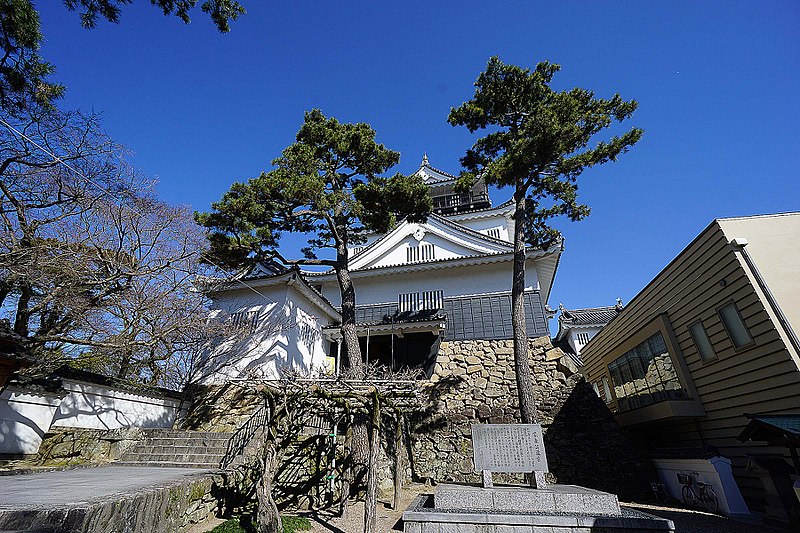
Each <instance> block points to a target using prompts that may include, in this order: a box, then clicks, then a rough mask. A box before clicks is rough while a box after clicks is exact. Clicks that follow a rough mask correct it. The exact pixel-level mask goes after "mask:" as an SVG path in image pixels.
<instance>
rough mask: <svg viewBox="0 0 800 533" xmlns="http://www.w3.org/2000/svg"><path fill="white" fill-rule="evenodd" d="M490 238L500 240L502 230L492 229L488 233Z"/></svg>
mask: <svg viewBox="0 0 800 533" xmlns="http://www.w3.org/2000/svg"><path fill="white" fill-rule="evenodd" d="M486 234H487V235H488V236H489V237H492V238H495V239H499V238H500V228H492V229H490V230H489V231H487V232H486Z"/></svg>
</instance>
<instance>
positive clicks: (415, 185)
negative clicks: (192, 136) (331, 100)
mask: <svg viewBox="0 0 800 533" xmlns="http://www.w3.org/2000/svg"><path fill="white" fill-rule="evenodd" d="M399 157H400V155H399V154H398V153H397V152H395V151H393V150H389V149H388V148H386V147H385V146H384V145H382V144H379V143H376V142H375V130H373V129H372V128H371V127H370V126H369V125H368V124H365V123H358V124H343V123H340V122H339V121H338V120H336V119H335V118H328V117H325V115H323V114H322V112H321V111H320V110H318V109H315V110H313V111H309V112H307V113H306V114H305V121H304V123H303V125H302V126H301V128H300V130H299V132H298V133H297V138H296V142H295V143H293V144H291V145H290V146H288V147H287V148H286V149H284V150H283V152H282V154H281V156H280V157H278V158H277V159H275V160H273V161H272V164H273V165H274V168H273V170H271V171H269V172H265V173H262V174H261V175H260V176H258V177H257V178H254V179H251V180H249V181H248V182H247V183H235V184H234V185H233V186H232V187H231V189H230V190H229V191H228V192H226V193H225V195H224V196H223V197H222V199H221V200H220V201H219V202H215V203H214V204H212V209H213V211H212V212H210V213H196V215H195V218H196V220H197V222H198V223H199V224H201V225H202V226H205V227H206V228H209V229H210V230H211V231H210V233H209V241H210V243H211V259H212V260H213V261H214V262H216V263H219V264H223V265H226V266H229V267H237V266H239V267H241V266H242V265H243V264H245V263H246V262H247V261H265V260H268V259H270V258H272V257H274V256H275V255H276V254H277V245H278V241H279V239H280V236H281V233H283V232H301V233H308V234H310V235H311V238H310V239H309V240H308V247H307V248H305V250H304V253H305V259H303V260H299V261H291V262H295V263H306V264H325V265H329V266H337V267H338V266H343V265H342V264H341V260H342V259H341V257H338V258H337V260H320V259H318V257H317V250H319V249H320V248H334V249H336V250H337V253H338V254H339V255H340V256H341V253H342V251H343V249H344V248H345V247H346V246H347V245H348V244H357V243H359V242H363V240H364V235H365V233H366V232H368V231H377V232H385V231H388V229H390V228H391V227H392V226H393V225H394V224H395V223H396V222H397V220H398V219H400V218H404V217H408V218H410V219H412V220H424V219H425V217H426V216H427V215H428V213H430V211H431V208H432V203H431V199H430V195H429V193H428V188H427V187H426V186H425V184H424V183H422V180H421V179H420V178H419V177H412V176H404V175H402V174H395V175H394V176H392V177H390V178H384V177H380V176H379V175H380V174H382V173H384V172H386V171H387V170H388V169H389V168H391V167H392V166H394V165H395V164H396V163H397V162H398V160H399Z"/></svg>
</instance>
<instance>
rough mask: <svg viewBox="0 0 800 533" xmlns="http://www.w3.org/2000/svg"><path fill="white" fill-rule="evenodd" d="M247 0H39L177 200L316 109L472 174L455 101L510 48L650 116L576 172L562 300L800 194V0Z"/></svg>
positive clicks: (71, 55)
mask: <svg viewBox="0 0 800 533" xmlns="http://www.w3.org/2000/svg"><path fill="white" fill-rule="evenodd" d="M240 1H241V2H242V3H243V4H244V5H245V7H246V8H247V9H248V14H247V15H245V16H243V17H242V18H241V19H240V20H239V21H237V22H235V23H233V29H232V31H231V32H230V33H229V34H226V35H221V34H219V33H217V32H216V30H215V29H214V28H213V26H212V24H211V22H210V21H209V20H208V19H207V17H206V16H205V15H204V14H203V13H201V12H200V11H199V10H197V11H196V13H194V14H193V22H192V24H191V25H188V26H185V25H183V24H182V23H181V22H180V21H179V20H178V19H176V18H174V17H172V18H165V17H163V16H162V15H161V13H160V12H159V11H158V10H157V9H155V8H152V7H151V6H150V5H149V2H146V1H144V0H140V1H139V2H136V3H135V5H133V6H130V7H127V8H125V9H124V12H123V16H122V21H121V24H119V25H113V24H109V23H101V24H99V27H98V28H96V29H94V30H84V29H82V28H81V27H80V24H79V22H78V18H77V15H76V14H75V13H70V12H68V11H67V10H66V9H65V8H64V7H63V5H62V4H63V3H62V2H61V1H60V0H59V1H55V0H50V1H43V0H39V2H37V4H38V7H39V9H40V10H41V14H42V24H43V32H44V34H45V37H46V43H45V46H44V48H43V51H42V52H43V55H44V56H45V57H46V58H47V59H49V60H50V61H51V62H53V63H55V65H56V66H57V68H58V71H57V73H56V76H55V79H56V80H58V81H59V82H61V83H64V84H65V85H66V86H67V88H68V92H67V97H66V98H65V101H64V105H65V106H66V107H78V108H82V109H87V110H88V109H93V110H95V111H100V112H102V113H103V115H104V125H105V128H106V130H107V131H108V133H109V134H110V135H111V136H112V137H113V138H114V139H116V140H117V141H119V142H122V143H124V144H125V145H127V146H128V147H129V148H130V149H131V150H132V151H133V152H134V153H135V155H134V161H135V164H136V165H137V166H138V167H139V168H140V169H141V170H142V171H143V172H145V173H147V174H149V175H151V176H154V177H158V178H159V180H160V186H159V189H160V192H161V194H162V196H163V197H164V198H165V199H167V200H168V201H170V202H172V203H180V204H190V205H191V206H193V207H194V208H195V209H197V210H207V209H208V208H209V207H210V203H211V202H213V201H215V200H217V199H218V198H219V197H220V196H221V195H222V193H223V192H225V191H226V190H227V189H228V188H229V186H230V184H231V183H233V182H234V181H237V180H245V179H247V178H250V177H253V176H255V175H257V174H258V173H259V172H260V171H261V170H264V169H266V168H268V166H269V161H270V160H271V159H272V158H274V157H275V156H276V155H278V154H279V153H280V151H281V149H282V148H284V147H285V146H286V145H288V144H289V143H291V142H292V140H293V138H294V134H295V133H296V131H297V129H298V127H299V125H300V123H301V122H302V116H303V112H304V111H305V110H308V109H311V108H314V107H319V108H321V109H322V110H323V111H324V112H325V113H326V114H328V115H332V116H335V117H337V118H338V119H340V120H342V121H366V122H369V123H370V124H372V125H373V127H374V128H375V129H376V130H377V132H378V139H379V141H381V142H383V143H384V144H386V145H387V146H388V147H390V148H393V149H395V150H398V151H400V152H401V162H400V165H399V166H398V167H397V169H396V170H399V171H402V172H412V171H414V170H416V168H417V166H418V165H419V161H420V159H421V157H422V154H423V152H424V151H427V153H428V156H429V158H430V161H431V164H433V165H434V166H436V167H438V168H441V169H442V170H446V171H449V172H453V173H455V172H458V170H459V163H458V158H459V157H460V156H461V155H463V152H464V150H465V149H466V148H467V147H469V146H470V145H471V142H472V140H473V137H472V136H471V135H470V134H469V133H468V132H467V131H466V130H465V129H463V128H453V127H451V126H449V125H448V124H447V123H446V121H445V119H446V117H447V113H448V111H449V109H450V108H451V107H453V106H455V105H458V104H460V103H461V102H462V101H464V100H466V99H469V97H470V96H471V95H472V92H473V87H472V83H473V82H474V80H475V78H476V76H477V74H478V73H479V72H480V71H481V70H482V69H483V67H484V66H485V64H486V61H487V59H488V58H489V56H491V55H494V54H499V55H500V56H501V58H502V59H503V60H504V61H505V62H507V63H516V64H519V65H524V66H530V67H533V66H534V65H535V64H536V62H538V61H540V60H543V59H548V60H550V61H552V62H555V63H560V64H561V65H562V66H563V68H562V71H561V72H560V73H559V74H557V76H556V78H555V80H554V85H555V86H556V87H557V88H560V89H567V88H571V87H573V86H576V85H579V86H582V87H586V88H589V89H592V90H594V91H595V92H596V93H597V94H598V95H599V96H610V95H612V94H613V93H614V92H619V93H620V94H621V95H622V96H623V97H624V98H635V99H636V100H638V101H639V110H638V111H637V112H636V114H635V115H634V118H633V120H631V121H630V124H631V125H637V126H639V127H641V128H644V130H645V136H644V139H643V140H642V141H641V142H640V143H639V144H638V145H636V146H635V147H634V148H633V149H632V150H631V152H629V153H628V154H625V155H624V156H623V157H622V158H621V159H620V161H619V162H617V163H613V164H608V165H605V166H603V167H600V168H596V169H592V170H589V171H587V172H586V173H585V174H584V175H583V176H582V177H581V178H580V184H581V186H580V198H581V200H582V201H583V202H585V203H588V204H589V205H590V206H592V208H593V211H592V215H591V216H590V217H589V218H588V219H586V220H585V221H583V222H580V223H568V222H562V223H559V224H558V226H559V227H560V228H561V229H562V231H563V233H564V235H565V238H566V251H565V252H564V255H563V257H562V261H561V266H560V269H559V272H558V274H557V277H556V283H555V286H554V288H553V293H552V295H551V299H550V302H549V303H550V305H551V306H553V307H556V306H557V305H558V303H559V302H563V303H564V304H565V305H566V306H567V307H586V306H596V305H608V304H612V303H613V302H614V300H615V298H617V297H621V298H622V299H623V300H625V301H628V300H630V298H631V297H632V296H634V295H635V294H636V293H637V292H638V291H639V290H640V289H641V288H642V287H643V286H644V285H645V284H646V283H647V282H648V281H649V280H650V279H652V277H653V276H655V274H656V273H657V272H658V271H659V270H661V268H663V267H664V266H665V265H666V264H667V263H668V262H669V261H670V260H671V259H672V258H673V257H674V256H675V255H676V254H677V253H678V252H679V251H680V250H681V249H682V248H683V247H684V246H685V245H686V244H688V243H689V241H690V240H691V239H692V238H693V237H694V236H695V235H696V234H698V233H699V232H700V231H701V230H702V229H703V228H704V227H705V226H706V225H707V224H708V223H709V222H710V221H711V220H712V219H713V218H716V217H727V216H739V215H751V214H761V213H773V212H784V211H796V210H800V187H799V186H798V184H797V168H798V166H800V165H799V163H800V157H799V155H800V150H799V149H798V141H799V140H800V139H799V136H798V124H800V100H798V94H800V87H799V85H800V39H799V38H798V37H799V36H800V3H797V2H733V1H724V2H723V1H714V2H698V1H691V2H679V1H671V2H547V3H543V2H531V1H525V2H502V3H495V2H485V1H484V2H472V1H458V2H437V3H434V2H393V3H382V2H347V3H344V2H321V1H306V2H291V3H289V2H264V1H259V0H240ZM509 194H510V193H509V192H508V191H495V192H494V193H493V198H494V200H495V202H501V201H503V200H505V199H506V198H508V196H509ZM285 245H286V248H287V249H293V248H296V247H297V243H296V242H294V241H293V240H292V239H291V238H290V239H287V240H286V243H285ZM509 284H510V280H509Z"/></svg>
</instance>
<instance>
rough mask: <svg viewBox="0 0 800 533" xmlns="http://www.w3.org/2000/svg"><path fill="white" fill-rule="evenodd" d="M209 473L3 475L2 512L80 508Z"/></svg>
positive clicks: (102, 469) (126, 470)
mask: <svg viewBox="0 0 800 533" xmlns="http://www.w3.org/2000/svg"><path fill="white" fill-rule="evenodd" d="M208 472H209V470H205V469H196V468H161V467H139V466H99V467H96V468H75V469H71V470H59V471H49V472H38V473H35V474H19V475H12V476H0V510H5V509H47V508H57V507H58V508H62V507H73V506H79V505H82V504H86V503H88V502H92V501H96V500H102V499H104V498H106V497H109V496H113V495H115V494H122V493H127V492H132V491H137V490H141V489H146V488H148V487H157V486H162V485H168V484H171V483H174V482H175V481H176V480H179V479H182V478H185V477H189V476H196V475H199V474H203V473H208Z"/></svg>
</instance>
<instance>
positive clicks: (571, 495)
mask: <svg viewBox="0 0 800 533" xmlns="http://www.w3.org/2000/svg"><path fill="white" fill-rule="evenodd" d="M433 498H434V507H435V508H436V509H445V510H456V509H469V510H472V511H500V512H506V511H510V512H513V513H518V512H532V513H545V512H549V513H584V514H595V515H618V514H619V513H620V509H619V500H618V499H617V496H616V495H615V494H609V493H608V492H601V491H599V490H594V489H587V488H585V487H579V486H577V485H547V487H546V488H544V489H534V488H531V487H526V486H502V487H497V486H495V487H486V488H485V487H475V486H469V485H449V484H443V485H439V486H438V487H436V493H435V494H434V497H433Z"/></svg>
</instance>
